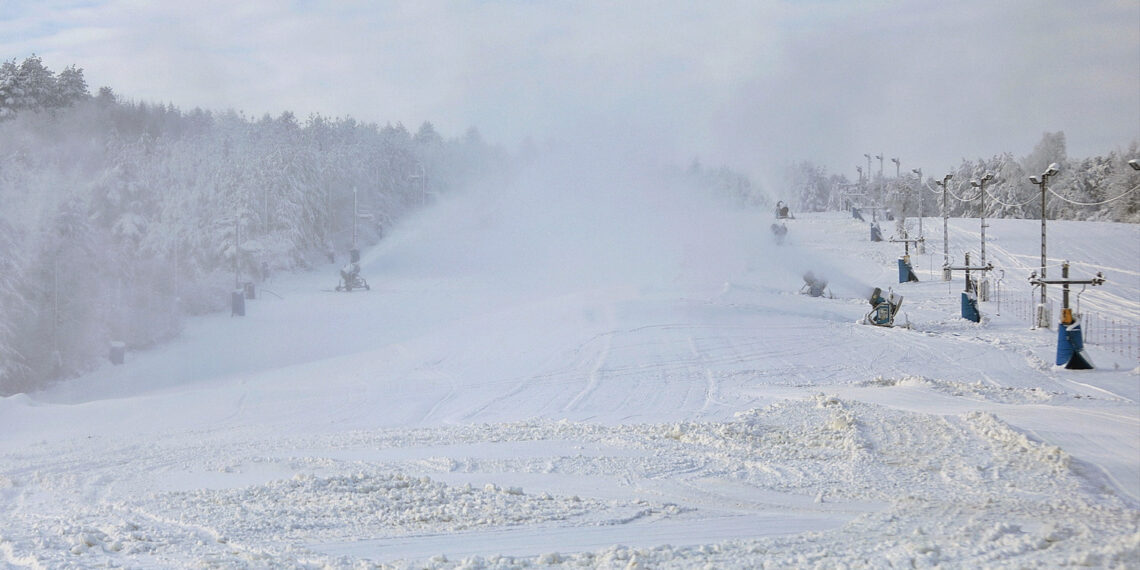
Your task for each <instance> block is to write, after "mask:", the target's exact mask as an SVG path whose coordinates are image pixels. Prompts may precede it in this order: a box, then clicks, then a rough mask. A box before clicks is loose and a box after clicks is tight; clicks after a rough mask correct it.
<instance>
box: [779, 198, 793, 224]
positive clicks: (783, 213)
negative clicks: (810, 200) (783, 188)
mask: <svg viewBox="0 0 1140 570" xmlns="http://www.w3.org/2000/svg"><path fill="white" fill-rule="evenodd" d="M776 219H777V220H794V219H796V217H795V216H793V215H792V213H791V211H789V210H788V205H787V204H785V203H784V202H783V201H782V200H781V201H779V202H776Z"/></svg>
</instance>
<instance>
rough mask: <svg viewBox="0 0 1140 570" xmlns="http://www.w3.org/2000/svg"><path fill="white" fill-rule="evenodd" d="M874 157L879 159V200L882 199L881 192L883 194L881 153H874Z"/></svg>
mask: <svg viewBox="0 0 1140 570" xmlns="http://www.w3.org/2000/svg"><path fill="white" fill-rule="evenodd" d="M875 158H877V159H879V200H880V201H882V199H883V194H884V190H883V153H879V154H876V155H875Z"/></svg>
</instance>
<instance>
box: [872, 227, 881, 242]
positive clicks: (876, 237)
mask: <svg viewBox="0 0 1140 570" xmlns="http://www.w3.org/2000/svg"><path fill="white" fill-rule="evenodd" d="M871 241H883V230H881V229H879V224H877V223H872V224H871Z"/></svg>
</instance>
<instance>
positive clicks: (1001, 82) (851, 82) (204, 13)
mask: <svg viewBox="0 0 1140 570" xmlns="http://www.w3.org/2000/svg"><path fill="white" fill-rule="evenodd" d="M32 53H35V54H37V55H39V56H41V57H42V58H43V60H44V63H45V65H47V66H48V67H49V68H50V69H52V70H53V71H56V72H58V71H60V70H62V69H63V68H64V67H66V66H68V65H71V64H75V65H76V66H78V67H80V68H82V69H83V70H84V74H85V76H86V78H87V81H88V84H89V86H90V88H91V90H92V91H93V92H94V91H96V90H97V89H98V88H99V87H101V86H110V87H112V88H113V89H114V90H115V92H116V93H118V94H119V95H121V96H123V97H126V98H128V99H131V100H136V101H147V102H169V103H173V104H174V105H176V106H178V107H180V108H182V109H183V110H190V109H192V108H194V107H201V108H204V109H212V110H226V109H235V110H238V111H242V112H244V113H245V114H246V115H248V116H252V117H259V116H261V115H263V114H265V113H269V114H272V115H274V116H276V115H279V114H280V113H281V112H282V111H285V110H289V111H292V112H294V113H295V114H296V115H297V117H298V118H299V119H301V120H304V118H305V117H307V116H308V115H309V114H310V113H320V114H322V115H325V116H332V117H336V116H352V117H354V118H356V119H358V120H362V121H367V122H377V123H380V124H384V123H389V122H391V123H396V122H403V123H404V124H405V125H406V126H407V127H408V128H409V129H411V130H414V129H415V128H417V127H418V126H419V125H420V123H422V122H423V121H425V120H426V121H431V122H432V123H433V124H434V125H435V126H436V128H437V130H439V131H440V132H441V133H442V134H443V135H444V136H447V137H452V136H460V135H462V134H463V133H464V132H465V131H466V130H467V129H468V128H469V127H472V126H474V127H476V128H477V129H478V130H479V131H480V133H481V134H482V135H483V138H484V139H486V140H488V141H490V142H493V143H497V144H501V145H503V146H505V147H506V148H508V149H514V148H517V147H518V146H519V143H520V142H521V141H522V140H523V139H524V138H525V137H528V136H530V137H532V138H533V140H534V141H535V142H538V143H540V144H541V143H542V142H544V141H547V140H558V139H560V138H561V137H566V136H588V137H592V138H594V139H595V140H598V141H611V142H613V143H614V144H621V145H624V146H625V148H640V149H641V150H643V151H644V152H646V153H650V154H659V155H660V156H661V157H663V158H665V159H668V160H674V161H682V162H687V161H688V160H689V159H691V158H694V157H699V158H700V159H701V160H702V162H704V163H705V164H709V165H719V164H727V165H729V166H732V167H735V168H738V169H740V170H743V171H745V172H747V173H749V174H750V175H752V176H754V177H756V178H757V179H759V180H760V181H762V182H765V183H776V182H777V180H778V177H776V176H773V175H772V172H774V171H775V170H777V169H778V167H780V166H782V165H786V164H788V163H790V162H792V161H798V160H810V161H812V162H815V163H816V164H818V165H820V166H824V167H826V168H827V169H828V170H829V171H830V172H839V173H843V174H846V175H848V176H849V177H851V178H855V177H856V176H857V173H856V172H855V166H856V165H865V164H866V159H865V158H864V157H863V154H864V153H870V154H876V153H880V152H882V153H885V154H886V156H887V157H899V158H900V160H901V162H902V168H903V169H904V171H909V170H910V169H912V168H922V169H923V170H924V172H925V173H926V174H927V175H928V176H935V175H937V174H939V173H942V172H944V171H947V170H948V169H950V168H952V167H954V166H956V165H958V164H959V163H960V162H961V160H962V158H978V157H989V156H992V155H994V154H998V153H1001V152H1005V151H1009V152H1013V153H1014V155H1015V156H1018V157H1020V156H1024V155H1027V154H1029V152H1030V151H1031V150H1032V148H1033V146H1034V145H1035V144H1036V143H1037V142H1038V141H1039V140H1040V138H1041V135H1042V133H1044V132H1046V131H1049V132H1054V131H1064V133H1065V135H1066V138H1067V140H1068V151H1069V156H1070V157H1080V158H1083V157H1088V156H1095V155H1100V154H1105V153H1107V152H1109V151H1111V150H1115V149H1120V150H1123V149H1125V148H1126V147H1127V146H1128V144H1129V143H1130V142H1132V141H1134V140H1137V139H1138V138H1140V2H1136V0H1079V1H1078V0H1013V1H1005V0H955V1H953V2H947V1H944V0H929V1H915V2H897V1H896V2H887V1H874V0H868V1H839V0H833V1H826V0H818V1H806V0H805V1H786V2H780V1H775V0H746V1H717V0H711V1H707V2H692V1H688V0H684V1H682V0H658V1H621V2H569V1H550V2H542V1H523V0H511V1H493V0H491V1H482V2H478V1H468V2H462V1H455V2H431V1H409V2H383V1H367V0H361V1H349V0H345V1H319V0H291V1H290V0H182V1H165V0H163V1H155V2H150V1H145V0H3V1H2V2H0V56H2V57H3V58H4V59H8V60H11V59H17V60H23V59H24V58H25V57H27V56H29V55H31V54H32ZM873 168H874V169H875V170H877V169H878V162H877V161H876V162H875V165H874V167H873ZM886 169H887V171H888V172H891V171H892V169H893V165H892V164H891V163H890V162H889V161H887V162H886ZM891 173H892V174H893V172H891Z"/></svg>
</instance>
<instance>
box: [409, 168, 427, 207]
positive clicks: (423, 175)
mask: <svg viewBox="0 0 1140 570" xmlns="http://www.w3.org/2000/svg"><path fill="white" fill-rule="evenodd" d="M416 167H417V168H419V170H420V172H419V174H412V175H411V176H408V179H409V180H417V179H418V180H419V181H420V206H426V205H427V169H425V168H424V163H422V162H419V163H416Z"/></svg>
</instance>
